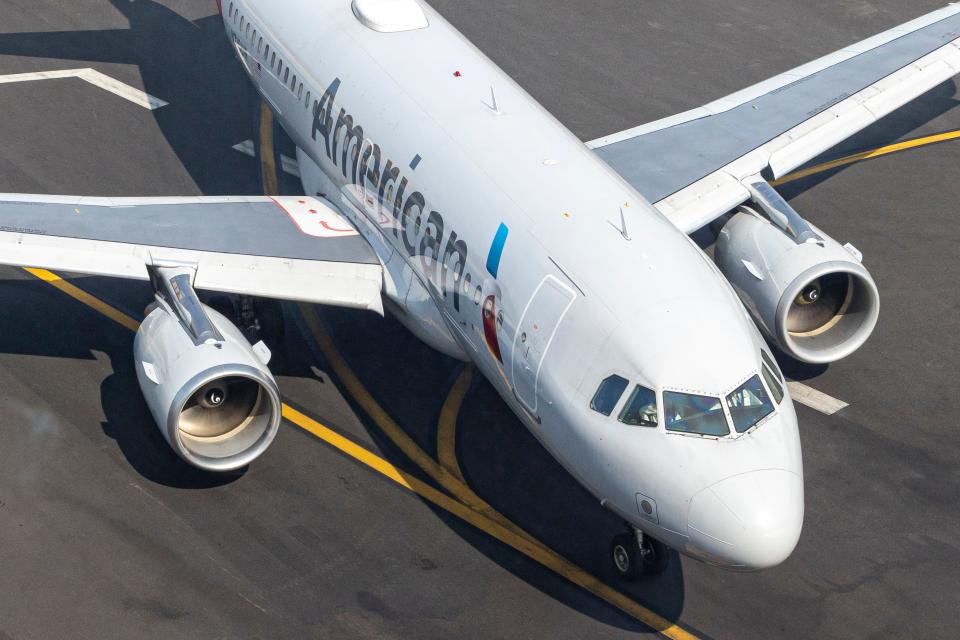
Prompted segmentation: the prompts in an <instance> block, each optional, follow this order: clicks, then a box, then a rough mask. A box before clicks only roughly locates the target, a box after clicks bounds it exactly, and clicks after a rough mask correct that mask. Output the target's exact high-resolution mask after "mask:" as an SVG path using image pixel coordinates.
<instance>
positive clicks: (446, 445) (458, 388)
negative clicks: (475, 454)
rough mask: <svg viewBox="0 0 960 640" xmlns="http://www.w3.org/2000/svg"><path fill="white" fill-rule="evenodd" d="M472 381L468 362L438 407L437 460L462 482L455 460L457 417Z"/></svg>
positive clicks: (458, 466)
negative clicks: (441, 404)
mask: <svg viewBox="0 0 960 640" xmlns="http://www.w3.org/2000/svg"><path fill="white" fill-rule="evenodd" d="M472 381H473V365H472V364H468V365H467V366H466V367H464V368H463V371H461V372H460V375H459V376H457V380H456V382H454V383H453V387H451V388H450V392H449V393H448V394H447V399H446V400H444V401H443V407H441V408H440V419H439V420H437V460H438V461H439V462H440V465H441V466H442V467H443V468H444V469H446V470H447V471H449V472H450V473H452V474H453V475H454V476H455V477H456V478H457V480H459V481H460V482H462V483H464V484H466V483H467V481H466V480H464V479H463V472H462V471H461V470H460V461H459V460H457V417H458V416H459V415H460V407H462V406H463V400H464V398H466V397H467V391H468V390H469V389H470V383H471V382H472Z"/></svg>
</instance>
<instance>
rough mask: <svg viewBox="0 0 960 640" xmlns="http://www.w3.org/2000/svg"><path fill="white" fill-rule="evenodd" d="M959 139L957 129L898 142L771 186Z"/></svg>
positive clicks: (802, 171) (809, 170)
mask: <svg viewBox="0 0 960 640" xmlns="http://www.w3.org/2000/svg"><path fill="white" fill-rule="evenodd" d="M957 139H960V129H955V130H953V131H945V132H943V133H938V134H935V135H930V136H924V137H922V138H914V139H912V140H904V141H903V142H897V143H896V144H890V145H887V146H885V147H877V148H875V149H869V150H867V151H861V152H859V153H854V154H852V155H849V156H844V157H842V158H837V159H836V160H831V161H829V162H824V163H822V164H818V165H814V166H812V167H809V168H807V169H801V170H800V171H795V172H793V173H789V174H787V175H785V176H784V177H782V178H780V179H779V180H774V181H772V182H771V183H770V184H771V185H772V186H774V187H776V186H779V185H782V184H787V183H788V182H793V181H795V180H800V179H801V178H806V177H809V176H812V175H816V174H818V173H823V172H825V171H830V170H831V169H837V168H839V167H845V166H847V165H849V164H853V163H855V162H861V161H863V160H871V159H873V158H880V157H882V156H886V155H890V154H891V153H897V152H899V151H906V150H908V149H917V148H920V147H925V146H928V145H931V144H937V143H940V142H947V141H949V140H957Z"/></svg>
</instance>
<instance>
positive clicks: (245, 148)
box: [233, 140, 257, 158]
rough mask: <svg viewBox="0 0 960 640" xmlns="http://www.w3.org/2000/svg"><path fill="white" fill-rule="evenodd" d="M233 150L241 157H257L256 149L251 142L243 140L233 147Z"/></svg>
mask: <svg viewBox="0 0 960 640" xmlns="http://www.w3.org/2000/svg"><path fill="white" fill-rule="evenodd" d="M233 150H234V151H239V152H240V153H242V154H243V155H245V156H250V157H251V158H253V157H256V155H257V150H256V147H254V146H253V140H244V141H243V142H238V143H237V144H235V145H233Z"/></svg>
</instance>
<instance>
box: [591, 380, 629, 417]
mask: <svg viewBox="0 0 960 640" xmlns="http://www.w3.org/2000/svg"><path fill="white" fill-rule="evenodd" d="M626 388H627V381H626V380H625V379H623V378H621V377H620V376H617V375H613V376H610V377H608V378H604V380H603V382H601V383H600V387H599V388H598V389H597V392H596V393H595V394H593V400H591V401H590V408H591V409H593V410H594V411H596V412H597V413H602V414H603V415H605V416H608V415H610V414H611V413H612V412H613V408H614V407H616V406H617V402H619V401H620V396H622V395H623V391H624V390H625V389H626Z"/></svg>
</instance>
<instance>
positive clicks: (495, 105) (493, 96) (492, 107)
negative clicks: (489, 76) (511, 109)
mask: <svg viewBox="0 0 960 640" xmlns="http://www.w3.org/2000/svg"><path fill="white" fill-rule="evenodd" d="M487 106H488V107H490V110H491V111H493V112H494V113H495V114H497V115H498V116H499V115H503V112H502V111H500V105H499V104H498V103H497V93H496V92H495V91H494V90H493V85H491V86H490V104H488V105H487Z"/></svg>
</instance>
